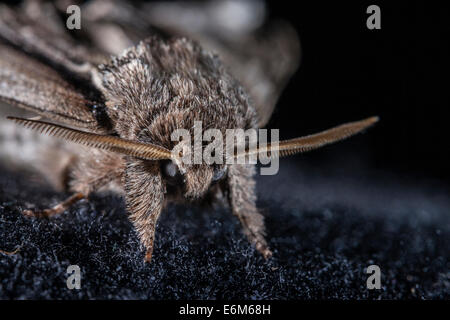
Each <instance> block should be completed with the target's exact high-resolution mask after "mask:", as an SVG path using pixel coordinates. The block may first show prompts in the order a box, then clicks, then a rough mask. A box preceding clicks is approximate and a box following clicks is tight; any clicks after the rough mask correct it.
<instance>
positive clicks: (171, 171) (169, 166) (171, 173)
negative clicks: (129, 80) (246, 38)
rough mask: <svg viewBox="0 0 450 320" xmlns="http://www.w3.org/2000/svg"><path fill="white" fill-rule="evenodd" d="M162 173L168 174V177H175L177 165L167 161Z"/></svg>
mask: <svg viewBox="0 0 450 320" xmlns="http://www.w3.org/2000/svg"><path fill="white" fill-rule="evenodd" d="M164 173H165V174H166V175H167V176H168V177H172V178H173V177H175V176H176V175H177V173H178V168H177V166H176V165H175V164H174V163H173V162H172V161H170V162H167V163H166V164H165V165H164Z"/></svg>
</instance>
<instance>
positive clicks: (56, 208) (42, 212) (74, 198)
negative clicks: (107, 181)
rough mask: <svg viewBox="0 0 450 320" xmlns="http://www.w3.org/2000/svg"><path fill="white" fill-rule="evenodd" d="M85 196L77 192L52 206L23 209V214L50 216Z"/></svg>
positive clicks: (64, 209) (39, 216)
mask: <svg viewBox="0 0 450 320" xmlns="http://www.w3.org/2000/svg"><path fill="white" fill-rule="evenodd" d="M85 197H86V196H85V195H84V194H83V193H81V192H77V193H75V194H73V195H71V196H70V197H69V198H67V199H65V200H64V201H62V202H60V203H58V204H57V205H55V206H53V207H52V208H49V209H44V210H24V211H23V214H24V215H25V216H27V217H38V218H50V217H52V216H55V215H58V214H60V213H63V212H64V211H66V210H67V209H69V208H70V207H71V206H72V205H73V204H75V203H77V202H78V201H80V200H81V199H84V198H85Z"/></svg>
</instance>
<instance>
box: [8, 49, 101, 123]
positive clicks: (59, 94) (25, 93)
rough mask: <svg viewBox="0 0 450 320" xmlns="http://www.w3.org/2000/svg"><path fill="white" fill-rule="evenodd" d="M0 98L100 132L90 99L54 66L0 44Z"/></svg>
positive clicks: (64, 121)
mask: <svg viewBox="0 0 450 320" xmlns="http://www.w3.org/2000/svg"><path fill="white" fill-rule="evenodd" d="M0 99H1V100H4V101H6V102H8V103H10V104H12V105H15V106H18V107H21V108H25V109H28V110H31V111H33V112H36V113H37V114H39V115H42V116H44V117H47V118H50V119H53V120H56V121H58V122H63V123H66V124H69V125H72V126H76V127H82V128H88V129H90V130H93V131H96V132H97V131H103V129H102V128H101V126H100V125H99V122H98V121H97V119H96V117H95V114H94V113H93V108H95V102H94V101H91V100H89V99H87V98H86V97H85V96H84V95H83V94H82V93H81V92H79V91H77V90H75V88H74V86H73V85H71V84H70V83H68V82H67V81H65V80H64V78H63V77H62V76H61V75H60V74H59V73H58V72H57V71H55V70H54V69H52V68H50V67H49V66H47V65H45V64H43V63H40V62H39V61H37V60H36V59H33V58H31V57H30V56H28V55H26V54H24V53H22V52H20V51H18V50H15V49H13V48H11V47H9V46H7V45H2V44H0Z"/></svg>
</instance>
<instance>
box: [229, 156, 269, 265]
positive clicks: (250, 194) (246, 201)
mask: <svg viewBox="0 0 450 320" xmlns="http://www.w3.org/2000/svg"><path fill="white" fill-rule="evenodd" d="M253 174H254V166H252V165H239V164H236V165H231V166H230V167H229V169H228V183H229V189H230V194H229V196H230V202H231V208H232V211H233V214H234V215H235V216H237V217H238V219H239V221H241V224H242V227H243V231H244V234H245V235H246V236H247V238H248V240H249V241H250V242H251V243H252V244H254V245H255V248H256V250H258V251H259V252H260V253H261V254H262V255H263V257H264V258H265V259H268V258H270V257H271V256H272V251H270V249H269V247H268V246H267V242H266V240H265V239H264V235H265V227H264V217H263V216H262V215H261V214H260V213H259V212H258V209H257V208H256V190H255V180H254V178H253Z"/></svg>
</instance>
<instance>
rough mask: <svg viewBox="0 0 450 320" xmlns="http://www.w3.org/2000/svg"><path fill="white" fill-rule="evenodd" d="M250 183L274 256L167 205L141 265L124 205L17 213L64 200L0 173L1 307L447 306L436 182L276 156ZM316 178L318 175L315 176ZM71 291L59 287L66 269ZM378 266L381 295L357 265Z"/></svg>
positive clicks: (196, 214)
mask: <svg viewBox="0 0 450 320" xmlns="http://www.w3.org/2000/svg"><path fill="white" fill-rule="evenodd" d="M283 161H284V162H283V163H282V167H281V170H280V173H279V174H278V175H276V176H267V177H262V176H261V177H258V183H259V185H258V193H259V197H260V200H259V207H260V208H262V212H263V213H264V215H265V216H266V224H267V238H268V241H269V244H270V246H271V248H272V249H273V251H274V257H273V258H272V259H271V260H270V261H268V262H265V261H264V259H263V258H262V257H260V255H259V254H258V253H256V252H255V251H254V249H253V248H252V247H251V246H250V245H249V243H248V242H247V241H246V239H245V237H244V236H243V235H242V233H241V231H240V226H239V222H238V221H237V220H236V219H235V217H233V216H232V215H231V213H230V212H229V211H227V210H226V209H223V210H222V209H211V208H209V209H208V208H207V209H203V208H189V207H182V206H179V207H174V206H171V207H169V208H168V209H167V210H166V211H165V212H164V214H162V216H161V220H160V222H159V225H158V229H157V237H156V247H155V250H154V255H153V261H152V263H151V264H150V265H147V264H145V263H144V262H143V251H142V248H140V245H139V241H138V239H137V236H136V234H135V232H134V230H133V228H132V225H131V224H130V222H129V221H128V220H127V217H126V214H125V211H124V203H123V200H122V199H121V198H120V197H117V196H114V195H96V196H94V197H93V198H92V199H91V200H90V201H89V202H87V201H85V202H81V203H79V204H77V205H75V206H74V207H73V208H72V209H71V210H69V211H67V212H65V213H64V214H62V215H61V216H59V217H56V218H53V219H50V220H45V219H44V220H39V219H34V218H32V219H30V218H25V217H23V216H22V215H21V214H20V210H21V208H24V207H31V206H33V205H37V206H38V207H46V206H49V205H52V204H54V203H56V202H58V201H60V200H61V199H63V198H64V197H65V196H66V195H64V194H60V193H57V192H54V191H52V190H51V189H49V187H48V186H46V185H45V184H44V183H43V182H39V181H40V180H39V179H35V178H34V177H33V175H30V174H26V173H17V172H15V173H14V172H10V171H7V170H5V169H1V173H0V177H1V178H0V234H1V236H0V249H2V250H5V251H13V250H14V249H16V248H18V247H19V250H18V251H17V253H15V254H12V255H5V254H3V253H0V298H2V299H19V298H20V299H36V298H38V299H89V298H95V299H111V298H113V299H261V298H267V299H310V298H313V299H323V298H338V299H353V298H358V299H379V298H384V299H386V298H393V299H407V298H413V299H414V298H435V299H436V298H437V299H443V298H446V299H448V298H450V287H449V285H450V273H449V271H448V270H449V243H450V242H449V240H450V230H449V229H450V227H449V225H450V224H449V220H450V217H449V211H450V210H449V209H450V205H449V200H448V199H447V196H446V195H448V193H447V191H446V190H444V189H443V188H440V187H439V183H433V182H430V183H429V184H427V185H426V186H425V185H424V184H422V187H421V188H422V189H418V188H414V187H411V186H410V185H411V184H409V183H408V181H404V182H401V181H396V179H395V178H393V177H391V178H388V177H384V178H383V177H382V176H380V175H379V174H377V173H368V174H366V175H364V174H361V173H358V172H356V173H355V175H354V176H353V177H348V173H349V170H347V171H345V172H341V173H339V171H336V170H335V171H333V170H328V171H327V170H324V169H323V168H314V167H305V166H298V164H295V163H294V162H289V161H286V160H283ZM324 172H326V174H325V173H324ZM74 264H76V265H78V266H80V268H81V276H82V277H81V289H80V290H69V289H67V287H66V279H67V277H68V275H67V274H66V269H67V267H68V266H69V265H74ZM372 264H376V265H378V266H380V268H381V273H382V277H381V284H382V288H381V289H380V290H368V289H367V287H366V280H367V277H368V276H369V275H368V274H366V273H365V269H366V268H367V267H368V266H369V265H372Z"/></svg>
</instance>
